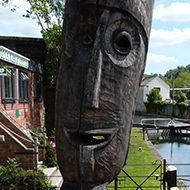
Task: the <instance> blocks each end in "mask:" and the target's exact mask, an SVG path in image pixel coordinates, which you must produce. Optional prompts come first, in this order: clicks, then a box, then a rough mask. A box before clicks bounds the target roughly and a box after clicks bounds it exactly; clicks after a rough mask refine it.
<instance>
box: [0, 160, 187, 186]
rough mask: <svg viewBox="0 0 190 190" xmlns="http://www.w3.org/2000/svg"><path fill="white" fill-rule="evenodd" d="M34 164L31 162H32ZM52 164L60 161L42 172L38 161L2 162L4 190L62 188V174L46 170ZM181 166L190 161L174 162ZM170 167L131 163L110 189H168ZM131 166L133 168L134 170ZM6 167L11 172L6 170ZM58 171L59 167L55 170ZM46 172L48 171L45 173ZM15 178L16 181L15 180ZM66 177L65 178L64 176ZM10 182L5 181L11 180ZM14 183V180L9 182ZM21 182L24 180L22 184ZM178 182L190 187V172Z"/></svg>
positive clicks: (178, 176)
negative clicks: (28, 168) (24, 162)
mask: <svg viewBox="0 0 190 190" xmlns="http://www.w3.org/2000/svg"><path fill="white" fill-rule="evenodd" d="M28 165H30V166H31V164H28ZM49 165H51V168H54V167H57V164H52V163H51V164H43V165H42V164H41V165H39V168H38V171H37V172H36V170H35V164H32V166H33V169H30V170H27V171H25V170H23V169H20V168H22V167H23V166H26V164H18V163H15V162H13V163H3V164H0V190H9V189H11V190H30V189H32V190H37V189H41V190H46V189H47V190H52V189H57V190H60V189H61V186H62V182H63V181H62V182H61V183H60V181H59V184H58V185H55V184H54V183H53V182H52V181H53V178H54V180H55V179H56V178H57V179H58V178H60V177H61V174H60V173H59V175H58V174H56V172H55V171H53V172H50V173H49V174H48V173H46V172H44V171H45V168H46V167H48V166H49ZM172 165H174V166H176V167H177V168H179V167H187V166H190V164H172ZM168 166H170V165H169V164H166V161H164V162H155V163H152V164H128V165H126V166H125V167H124V169H123V170H122V171H121V173H120V174H119V175H118V176H117V178H116V179H115V180H114V181H113V182H112V183H110V184H109V186H108V190H125V189H126V190H128V189H129V190H153V189H156V190H166V189H167V188H168V187H167V180H166V170H167V167H168ZM130 167H132V168H133V171H135V172H132V173H130V171H132V170H129V169H130ZM145 168H146V169H148V171H149V175H145V174H144V172H143V171H144V169H145ZM3 170H7V172H6V173H5V172H4V173H3ZM55 170H56V171H57V169H55ZM44 173H45V174H44ZM14 180H15V181H14ZM62 180H63V179H62ZM7 181H8V183H5V182H7ZM9 182H10V183H9ZM18 182H20V183H18ZM177 182H178V187H179V189H180V190H188V189H190V173H189V174H187V173H186V174H185V173H184V174H182V173H180V174H177Z"/></svg>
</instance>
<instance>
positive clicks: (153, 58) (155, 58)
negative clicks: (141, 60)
mask: <svg viewBox="0 0 190 190" xmlns="http://www.w3.org/2000/svg"><path fill="white" fill-rule="evenodd" d="M163 62H165V63H168V62H170V63H171V62H173V63H174V62H177V59H176V58H175V57H167V56H164V55H156V54H153V53H148V55H147V64H153V63H163Z"/></svg>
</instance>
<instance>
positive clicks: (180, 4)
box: [0, 0, 190, 75]
mask: <svg viewBox="0 0 190 190" xmlns="http://www.w3.org/2000/svg"><path fill="white" fill-rule="evenodd" d="M0 2H1V0H0ZM12 2H14V4H16V5H17V6H19V9H17V11H16V12H11V11H10V9H11V8H12V6H13V3H12V4H11V5H10V6H7V7H6V8H4V7H2V6H0V35H3V36H22V37H41V34H40V27H39V26H38V25H37V24H36V21H35V20H31V19H26V18H23V17H22V15H23V13H25V10H26V8H27V7H28V6H29V5H28V4H27V3H26V0H14V1H13V0H12ZM189 52H190V1H189V0H155V6H154V14H153V22H152V31H151V37H150V44H149V52H148V57H147V64H146V69H145V73H146V74H151V73H157V74H162V75H164V74H165V73H166V72H167V71H168V70H169V69H175V68H177V66H187V65H188V64H190V53H189Z"/></svg>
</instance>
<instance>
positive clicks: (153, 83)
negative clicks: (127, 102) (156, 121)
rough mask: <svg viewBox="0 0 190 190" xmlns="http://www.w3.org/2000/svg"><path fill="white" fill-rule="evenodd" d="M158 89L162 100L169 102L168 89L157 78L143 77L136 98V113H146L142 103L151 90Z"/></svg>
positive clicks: (166, 85) (167, 86)
mask: <svg viewBox="0 0 190 190" xmlns="http://www.w3.org/2000/svg"><path fill="white" fill-rule="evenodd" d="M155 88H156V89H158V90H159V92H160V94H161V96H162V100H166V101H169V100H170V87H169V85H168V84H166V83H165V82H164V81H163V80H162V79H160V78H159V77H158V76H153V77H145V78H143V79H142V82H141V86H140V89H139V94H138V97H137V103H136V111H141V112H146V107H145V105H144V101H147V96H146V94H148V93H149V91H150V90H152V89H155Z"/></svg>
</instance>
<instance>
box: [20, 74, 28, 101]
mask: <svg viewBox="0 0 190 190" xmlns="http://www.w3.org/2000/svg"><path fill="white" fill-rule="evenodd" d="M28 81H29V78H28V74H27V73H25V72H21V71H19V101H20V102H26V101H28Z"/></svg>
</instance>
